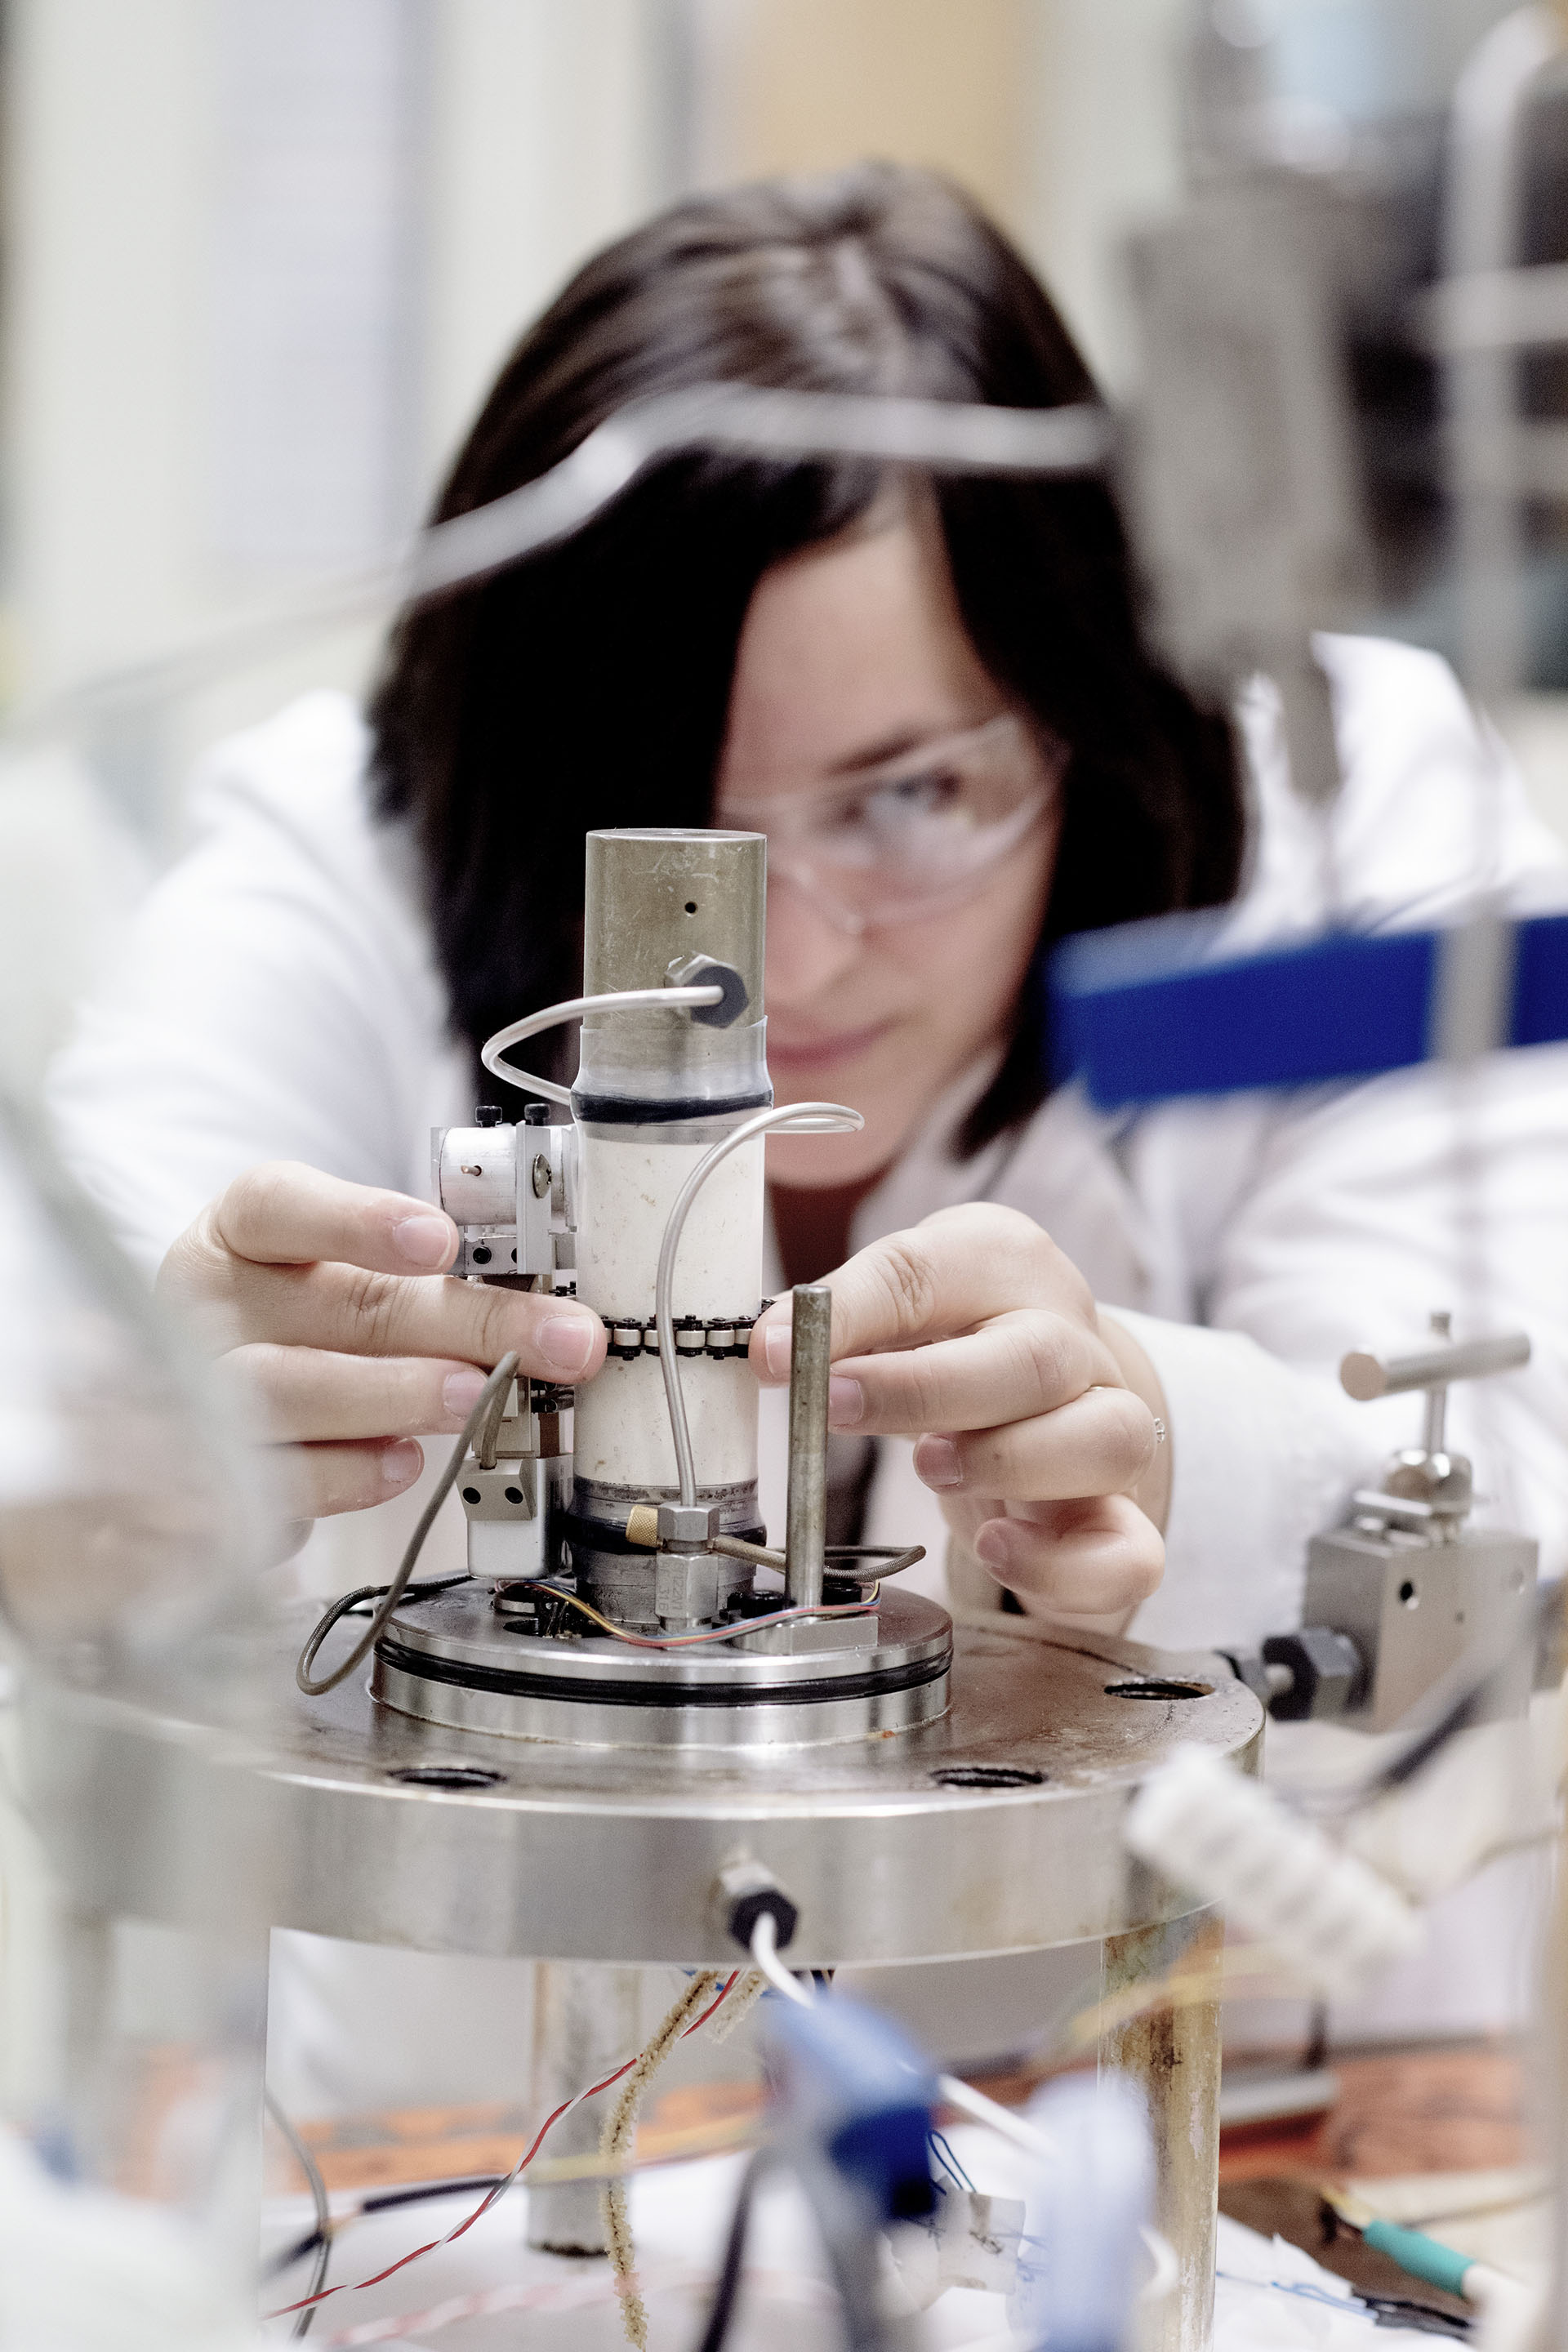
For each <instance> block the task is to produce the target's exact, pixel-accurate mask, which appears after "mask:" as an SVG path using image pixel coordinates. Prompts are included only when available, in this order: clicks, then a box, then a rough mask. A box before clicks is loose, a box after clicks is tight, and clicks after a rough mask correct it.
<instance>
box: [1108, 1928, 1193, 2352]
mask: <svg viewBox="0 0 1568 2352" xmlns="http://www.w3.org/2000/svg"><path fill="white" fill-rule="evenodd" d="M1223 1937H1224V1930H1223V1928H1222V1927H1221V1924H1220V1920H1219V1917H1218V1915H1217V1914H1216V1913H1215V1912H1213V1911H1194V1912H1193V1913H1192V1914H1191V1915H1190V1916H1188V1917H1187V1918H1185V1919H1176V1920H1173V1921H1172V1922H1171V1923H1170V1924H1169V1926H1167V1927H1136V1928H1133V1929H1132V1930H1131V1932H1130V1933H1129V1934H1127V1935H1124V1936H1108V1937H1106V1940H1105V1957H1104V1962H1103V1970H1104V1973H1103V1983H1104V1987H1105V1990H1106V1991H1107V1992H1108V1993H1110V1992H1119V1991H1120V1990H1121V1989H1122V1988H1123V1986H1131V1985H1136V1984H1142V1983H1144V1982H1146V1981H1147V1980H1148V1979H1150V1978H1152V1977H1161V1976H1165V1975H1167V1974H1179V1975H1181V1976H1183V1977H1185V1978H1188V1979H1190V1978H1192V1977H1194V1976H1198V1977H1205V1978H1212V1980H1213V1984H1214V1998H1213V1999H1212V2000H1191V1999H1188V2000H1183V2001H1182V2002H1181V2003H1180V2005H1178V2006H1175V2007H1173V2008H1168V2009H1157V2010H1154V2011H1152V2012H1151V2013H1150V2014H1149V2015H1148V2016H1145V2017H1140V2018H1134V2019H1132V2020H1131V2021H1130V2022H1129V2023H1127V2024H1125V2025H1121V2026H1115V2027H1112V2028H1111V2029H1110V2031H1108V2032H1106V2033H1104V2034H1103V2035H1102V2036H1101V2038H1100V2050H1099V2063H1100V2066H1101V2067H1103V2068H1114V2069H1115V2070H1116V2071H1117V2072H1118V2073H1120V2074H1129V2075H1131V2078H1132V2080H1133V2081H1134V2082H1135V2083H1137V2084H1140V2085H1141V2087H1142V2090H1143V2092H1144V2095H1145V2096H1146V2097H1147V2099H1148V2102H1149V2121H1150V2125H1151V2126H1152V2130H1153V2135H1154V2171H1155V2192H1154V2221H1155V2225H1156V2227H1157V2228H1158V2229H1160V2230H1161V2231H1163V2234H1164V2235H1165V2237H1166V2238H1168V2239H1169V2241H1170V2242H1171V2244H1172V2246H1173V2248H1174V2249H1175V2253H1176V2260H1177V2263H1178V2264H1179V2272H1178V2276H1177V2281H1176V2284H1175V2286H1174V2287H1173V2290H1172V2292H1171V2294H1169V2295H1168V2296H1167V2297H1166V2299H1165V2301H1164V2302H1163V2304H1160V2305H1157V2306H1156V2308H1155V2309H1154V2310H1153V2311H1152V2312H1151V2313H1150V2314H1149V2315H1148V2322H1149V2324H1148V2330H1147V2333H1146V2334H1143V2335H1142V2336H1141V2341H1142V2343H1143V2345H1144V2346H1145V2347H1146V2352H1207V2347H1208V2344H1209V2338H1210V2334H1211V2331H1212V2327H1213V2324H1214V2266H1215V2211H1216V2209H1217V2206H1218V2201H1219V2070H1220V2010H1219V1990H1220V1979H1219V1954H1220V1946H1221V1943H1222V1941H1223Z"/></svg>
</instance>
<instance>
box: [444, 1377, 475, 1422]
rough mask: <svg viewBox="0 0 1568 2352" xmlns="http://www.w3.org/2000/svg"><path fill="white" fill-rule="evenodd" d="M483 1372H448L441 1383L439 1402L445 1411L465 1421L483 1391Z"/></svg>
mask: <svg viewBox="0 0 1568 2352" xmlns="http://www.w3.org/2000/svg"><path fill="white" fill-rule="evenodd" d="M484 1385H485V1376H484V1374H483V1372H480V1371H475V1370H468V1371H462V1372H448V1373H447V1377H446V1379H445V1380H444V1381H442V1383H441V1402H442V1403H443V1404H444V1405H445V1406H446V1408H447V1412H449V1413H452V1414H454V1415H456V1416H457V1418H458V1419H459V1420H461V1421H466V1420H467V1419H468V1415H469V1413H471V1412H472V1411H473V1409H474V1407H475V1406H476V1405H477V1404H478V1402H479V1398H480V1396H481V1395H482V1394H483V1392H484Z"/></svg>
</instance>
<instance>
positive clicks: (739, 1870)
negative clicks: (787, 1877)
mask: <svg viewBox="0 0 1568 2352" xmlns="http://www.w3.org/2000/svg"><path fill="white" fill-rule="evenodd" d="M713 1900H714V1906H715V1908H716V1909H717V1911H718V1913H719V1916H720V1917H721V1919H722V1921H723V1923H724V1930H725V1933H726V1934H727V1935H729V1936H731V1937H733V1939H734V1941H735V1942H736V1943H737V1944H739V1945H740V1947H741V1948H742V1951H747V1952H749V1951H750V1950H751V1948H752V1937H753V1936H754V1935H755V1934H756V1932H757V1922H758V1920H759V1919H761V1918H762V1917H763V1916H764V1915H765V1914H771V1915H772V1917H773V1932H774V1937H775V1940H776V1942H777V1944H778V1948H779V1949H780V1951H781V1952H782V1951H783V1950H784V1948H785V1946H786V1945H787V1944H788V1943H789V1942H790V1941H791V1940H792V1938H793V1937H794V1935H795V1927H796V1925H797V1923H798V1921H799V1918H800V1912H799V1910H798V1909H797V1907H796V1906H795V1904H794V1903H792V1902H791V1901H790V1898H789V1896H788V1895H786V1894H785V1893H784V1888H783V1887H782V1886H781V1885H779V1883H778V1880H777V1879H776V1878H775V1877H774V1876H773V1873H772V1871H771V1870H768V1869H765V1868H764V1867H763V1864H761V1863H760V1862H732V1863H731V1864H729V1865H728V1867H727V1868H726V1869H724V1870H721V1872H720V1874H719V1876H718V1878H717V1879H716V1880H715V1882H714V1886H713Z"/></svg>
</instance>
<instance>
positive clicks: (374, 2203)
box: [261, 2172, 506, 2279]
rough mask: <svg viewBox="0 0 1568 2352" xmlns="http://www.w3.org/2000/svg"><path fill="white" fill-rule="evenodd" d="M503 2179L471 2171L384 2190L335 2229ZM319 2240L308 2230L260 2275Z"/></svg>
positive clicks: (282, 2267)
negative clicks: (457, 2176) (370, 2215)
mask: <svg viewBox="0 0 1568 2352" xmlns="http://www.w3.org/2000/svg"><path fill="white" fill-rule="evenodd" d="M504 2179H506V2175H505V2173H504V2172H472V2173H465V2174H464V2176H463V2178H462V2179H460V2180H426V2181H423V2182H421V2184H420V2186H419V2187H418V2188H417V2189H382V2190H381V2191H380V2192H379V2194H378V2195H376V2196H374V2197H364V2198H362V2199H361V2200H360V2202H359V2203H358V2204H357V2205H356V2206H355V2207H354V2209H353V2212H352V2213H343V2214H340V2215H339V2217H338V2222H337V2228H338V2230H341V2229H342V2227H343V2224H344V2223H345V2221H363V2219H364V2217H365V2215H366V2214H367V2213H388V2212H390V2211H391V2210H393V2208H394V2207H395V2206H398V2205H424V2204H427V2203H429V2202H430V2201H431V2200H433V2199H435V2198H438V2197H466V2196H472V2195H473V2193H474V2192H475V2190H476V2189H499V2188H500V2185H501V2183H502V2181H503V2180H504ZM336 2234H337V2232H336V2231H333V2235H334V2236H335V2235H336ZM320 2244H321V2231H320V2230H311V2231H308V2232H307V2234H306V2235H305V2236H304V2237H302V2238H300V2239H298V2240H297V2241H296V2242H295V2243H294V2244H293V2245H291V2246H285V2247H284V2248H283V2250H282V2252H280V2253H276V2254H273V2255H271V2256H270V2257H269V2259H268V2262H267V2263H265V2265H264V2266H263V2269H262V2273H261V2274H262V2276H263V2278H269V2279H272V2278H279V2277H281V2275H282V2273H284V2272H285V2271H287V2270H292V2269H293V2267H294V2264H295V2263H302V2262H303V2261H304V2259H305V2257H306V2255H307V2254H313V2253H314V2252H315V2251H316V2248H317V2247H318V2246H319V2245H320Z"/></svg>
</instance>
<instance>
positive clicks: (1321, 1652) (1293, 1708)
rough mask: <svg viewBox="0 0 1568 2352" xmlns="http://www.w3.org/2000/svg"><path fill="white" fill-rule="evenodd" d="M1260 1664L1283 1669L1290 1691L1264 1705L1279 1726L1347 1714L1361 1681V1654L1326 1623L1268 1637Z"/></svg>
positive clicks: (1362, 1676) (1276, 1696)
mask: <svg viewBox="0 0 1568 2352" xmlns="http://www.w3.org/2000/svg"><path fill="white" fill-rule="evenodd" d="M1263 1659H1264V1664H1266V1665H1270V1666H1286V1667H1288V1668H1289V1674H1290V1687H1289V1690H1283V1691H1279V1692H1278V1693H1277V1694H1276V1695H1275V1696H1274V1697H1273V1698H1271V1699H1270V1700H1269V1702H1268V1712H1269V1713H1270V1715H1272V1716H1273V1717H1274V1718H1275V1720H1276V1722H1279V1723H1304V1722H1306V1721H1307V1720H1308V1719H1309V1718H1310V1719H1311V1720H1313V1721H1315V1722H1322V1721H1331V1720H1333V1719H1334V1718H1335V1717H1339V1716H1342V1715H1348V1714H1349V1712H1350V1710H1351V1707H1352V1705H1353V1704H1354V1702H1355V1700H1356V1698H1357V1696H1359V1694H1360V1691H1361V1687H1362V1685H1363V1682H1364V1680H1365V1677H1366V1669H1365V1665H1364V1664H1363V1659H1362V1654H1361V1652H1360V1651H1359V1650H1358V1649H1357V1647H1356V1645H1355V1643H1353V1642H1352V1640H1351V1637H1350V1635H1349V1634H1348V1633H1335V1632H1334V1631H1333V1629H1332V1628H1331V1626H1328V1625H1303V1626H1302V1627H1301V1629H1300V1632H1299V1633H1271V1634H1270V1635H1269V1637H1268V1640H1267V1641H1266V1642H1265V1643H1264V1644H1263Z"/></svg>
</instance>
